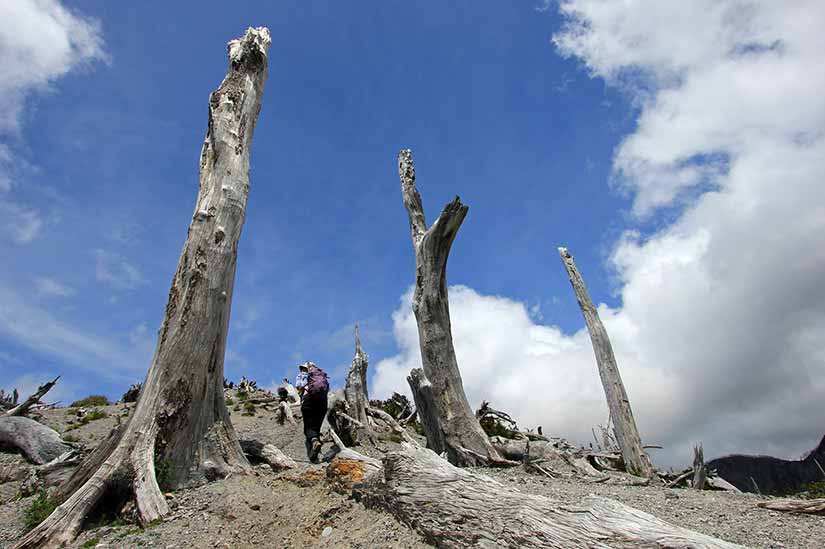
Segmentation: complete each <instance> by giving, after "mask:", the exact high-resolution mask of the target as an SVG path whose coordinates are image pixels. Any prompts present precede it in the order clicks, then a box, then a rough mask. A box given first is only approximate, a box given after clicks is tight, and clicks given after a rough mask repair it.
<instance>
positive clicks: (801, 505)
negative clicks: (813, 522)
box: [757, 498, 825, 515]
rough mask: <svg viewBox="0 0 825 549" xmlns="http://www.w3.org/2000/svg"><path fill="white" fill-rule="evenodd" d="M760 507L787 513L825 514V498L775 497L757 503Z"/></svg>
mask: <svg viewBox="0 0 825 549" xmlns="http://www.w3.org/2000/svg"><path fill="white" fill-rule="evenodd" d="M757 505H758V506H759V507H764V508H765V509H770V510H772V511H783V512H786V513H806V514H814V515H825V498H820V499H775V500H771V501H761V502H759V503H757Z"/></svg>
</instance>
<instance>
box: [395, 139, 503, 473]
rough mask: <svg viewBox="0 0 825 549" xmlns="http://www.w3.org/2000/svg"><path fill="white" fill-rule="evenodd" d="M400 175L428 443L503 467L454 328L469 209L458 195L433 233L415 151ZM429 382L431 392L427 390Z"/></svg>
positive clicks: (405, 155) (469, 460)
mask: <svg viewBox="0 0 825 549" xmlns="http://www.w3.org/2000/svg"><path fill="white" fill-rule="evenodd" d="M398 175H399V177H400V178H401V194H402V196H403V198H404V206H405V208H406V209H407V214H408V215H409V218H410V233H411V236H412V243H413V248H414V250H415V293H414V294H413V303H412V307H413V312H414V313H415V319H416V322H417V323H418V340H419V345H420V347H421V363H422V365H423V367H424V371H423V374H421V375H417V374H416V375H411V379H413V380H419V383H418V384H416V383H413V382H412V381H411V382H410V386H411V387H412V389H413V396H414V398H415V401H416V406H417V408H418V416H419V418H420V419H421V422H422V424H423V425H424V431H425V434H426V436H427V444H428V445H429V447H430V448H432V449H433V450H435V451H436V452H437V453H439V454H440V453H442V452H446V453H447V459H448V460H450V463H453V464H456V465H466V466H471V465H490V464H494V463H500V462H501V461H502V460H501V457H500V456H499V455H498V452H496V450H495V448H493V446H492V445H491V444H490V441H489V440H488V439H487V435H486V434H485V433H484V430H482V428H481V425H479V423H478V420H477V419H476V417H475V416H474V415H473V411H472V409H471V408H470V404H469V402H467V396H466V394H465V393H464V384H463V383H462V381H461V372H460V371H459V369H458V362H457V361H456V357H455V349H454V348H453V336H452V332H451V327H450V305H449V301H448V298H447V258H448V256H449V254H450V248H451V247H452V244H453V240H454V239H455V237H456V234H458V229H459V228H460V227H461V223H462V222H463V221H464V217H465V216H466V215H467V210H468V207H467V206H465V205H464V204H462V203H461V200H460V199H459V198H458V197H455V200H453V201H452V202H450V203H448V204H447V205H446V206H444V209H443V210H442V212H441V215H440V216H439V217H438V219H437V220H436V221H435V223H433V225H432V227H430V228H429V229H427V224H426V221H425V220H424V207H423V205H422V204H421V196H420V195H419V194H418V189H416V187H415V166H413V160H412V153H411V152H410V150H409V149H406V150H402V151H401V152H399V153H398ZM425 381H426V384H427V385H430V386H431V389H423V388H422V387H421V385H423V384H424V382H425ZM418 389H421V390H418ZM425 400H426V401H428V402H424V401H425ZM425 415H426V416H425Z"/></svg>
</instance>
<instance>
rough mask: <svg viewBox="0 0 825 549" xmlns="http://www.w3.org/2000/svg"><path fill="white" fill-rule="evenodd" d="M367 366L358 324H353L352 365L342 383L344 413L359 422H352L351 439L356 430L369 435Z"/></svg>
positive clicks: (354, 436) (356, 436) (368, 436)
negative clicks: (353, 345) (345, 410)
mask: <svg viewBox="0 0 825 549" xmlns="http://www.w3.org/2000/svg"><path fill="white" fill-rule="evenodd" d="M367 367H368V360H367V354H366V353H365V352H364V351H363V349H361V338H360V337H359V336H358V326H355V356H354V357H353V358H352V366H350V369H349V373H348V374H347V380H346V383H345V385H344V400H345V401H346V402H347V412H346V413H347V415H348V416H350V417H351V418H352V419H355V420H356V421H357V422H358V423H360V426H359V425H358V423H354V424H353V429H351V430H352V431H353V432H352V433H351V438H353V439H358V431H361V432H362V433H363V435H366V438H370V436H371V434H370V426H369V418H368V417H367V407H368V406H369V396H368V394H367ZM356 427H357V428H356Z"/></svg>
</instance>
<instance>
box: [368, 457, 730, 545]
mask: <svg viewBox="0 0 825 549" xmlns="http://www.w3.org/2000/svg"><path fill="white" fill-rule="evenodd" d="M383 467H384V474H383V475H380V474H374V475H371V476H370V477H369V478H368V479H366V480H365V481H364V482H362V483H361V484H357V485H356V486H355V487H354V489H353V495H354V496H355V497H356V499H359V500H360V501H362V502H364V503H365V504H366V505H367V506H369V507H374V508H380V509H383V510H385V511H388V512H389V513H391V514H393V515H395V516H396V517H397V518H398V519H399V520H401V521H402V522H404V523H405V524H409V525H411V526H413V527H414V528H415V529H416V530H418V531H419V532H420V533H421V534H422V535H423V536H424V538H425V539H426V540H427V541H428V542H430V543H432V544H434V545H436V546H437V547H443V548H456V549H457V548H467V547H476V548H494V547H520V548H539V547H542V548H545V547H557V548H562V547H563V548H565V549H590V548H594V547H599V548H603V549H610V548H617V549H618V548H622V549H628V548H648V549H649V548H673V549H675V548H680V549H685V548H693V549H734V548H739V549H741V546H739V545H735V544H733V543H729V542H726V541H722V540H719V539H715V538H712V537H710V536H706V535H704V534H700V533H697V532H693V531H690V530H687V529H684V528H680V527H677V526H673V525H671V524H669V523H667V522H665V521H662V520H660V519H658V518H656V517H654V516H652V515H649V514H647V513H644V512H642V511H639V510H636V509H634V508H632V507H628V506H626V505H624V504H621V503H619V502H616V501H613V500H610V499H605V498H599V497H589V498H587V499H585V500H584V501H583V502H582V503H581V504H580V505H569V504H563V503H560V502H557V501H555V500H552V499H550V498H547V497H543V496H538V495H533V494H526V493H523V492H520V491H519V490H517V489H516V488H513V487H511V486H506V485H504V484H501V483H499V482H497V481H495V480H493V479H491V478H489V477H487V476H484V475H481V474H478V473H475V472H471V471H469V470H466V469H459V468H457V467H454V466H453V465H451V464H450V463H448V462H447V461H446V460H444V459H441V458H440V457H438V456H437V455H436V454H435V453H433V452H432V451H430V450H425V449H421V448H412V447H410V446H408V447H406V448H405V449H404V450H402V451H400V452H391V453H389V454H387V455H386V456H385V457H384V459H383Z"/></svg>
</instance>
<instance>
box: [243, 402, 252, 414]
mask: <svg viewBox="0 0 825 549" xmlns="http://www.w3.org/2000/svg"><path fill="white" fill-rule="evenodd" d="M241 415H242V416H254V415H255V405H254V404H252V403H251V402H244V403H243V413H242V414H241Z"/></svg>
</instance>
